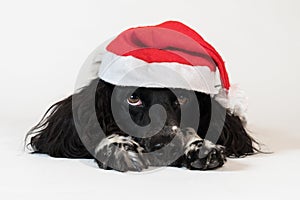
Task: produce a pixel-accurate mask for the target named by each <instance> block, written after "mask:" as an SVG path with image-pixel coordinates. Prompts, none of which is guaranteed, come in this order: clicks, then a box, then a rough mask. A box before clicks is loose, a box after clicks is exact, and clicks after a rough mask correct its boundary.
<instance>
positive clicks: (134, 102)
mask: <svg viewBox="0 0 300 200" xmlns="http://www.w3.org/2000/svg"><path fill="white" fill-rule="evenodd" d="M127 103H128V104H129V105H132V106H140V105H142V104H143V103H142V101H141V99H140V98H139V97H137V96H135V95H131V96H130V97H128V99H127Z"/></svg>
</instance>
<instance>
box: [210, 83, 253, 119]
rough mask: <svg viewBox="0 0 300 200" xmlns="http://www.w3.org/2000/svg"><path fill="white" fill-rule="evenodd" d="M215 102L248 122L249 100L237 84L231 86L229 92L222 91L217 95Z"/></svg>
mask: <svg viewBox="0 0 300 200" xmlns="http://www.w3.org/2000/svg"><path fill="white" fill-rule="evenodd" d="M215 100H216V101H217V102H219V103H220V104H221V105H222V106H223V107H224V108H227V109H228V110H229V111H230V112H231V113H232V114H234V115H236V116H239V117H240V118H241V119H242V120H243V121H245V122H246V112H247V108H248V98H247V97H246V95H245V92H244V91H243V90H241V89H240V87H239V86H238V85H237V84H234V85H231V86H230V89H229V90H228V91H226V90H225V89H220V91H219V93H218V94H217V95H215Z"/></svg>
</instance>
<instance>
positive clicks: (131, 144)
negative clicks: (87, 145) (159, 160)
mask: <svg viewBox="0 0 300 200" xmlns="http://www.w3.org/2000/svg"><path fill="white" fill-rule="evenodd" d="M143 151H144V149H143V148H142V147H141V146H140V145H139V144H138V143H137V142H135V141H134V140H132V139H131V137H126V136H120V135H117V134H113V135H110V136H108V137H106V138H104V139H103V140H102V141H101V142H100V143H99V145H98V146H97V147H96V149H95V155H96V161H97V163H98V165H99V167H100V168H104V169H115V170H117V171H122V172H125V171H142V170H143V169H146V168H148V166H149V161H148V159H147V158H145V156H144V155H143Z"/></svg>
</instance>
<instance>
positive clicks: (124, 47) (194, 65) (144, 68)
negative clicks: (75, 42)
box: [98, 21, 245, 116]
mask: <svg viewBox="0 0 300 200" xmlns="http://www.w3.org/2000/svg"><path fill="white" fill-rule="evenodd" d="M105 49H106V50H105V53H104V54H103V56H101V65H100V67H99V71H98V76H99V78H101V79H102V80H104V81H106V82H109V83H111V84H114V85H120V86H136V87H159V88H182V89H187V90H193V91H198V92H203V93H207V94H211V95H212V96H214V97H215V99H216V100H217V101H219V102H220V103H221V105H223V106H224V107H226V108H228V109H230V110H231V111H232V112H233V113H235V114H237V115H239V116H243V114H244V111H245V109H244V98H242V97H241V93H240V92H236V88H234V91H235V93H237V95H235V94H233V93H232V92H231V91H232V90H231V86H230V82H229V78H228V74H227V71H226V68H225V64H224V61H223V59H222V57H221V56H220V55H219V53H218V52H217V51H216V50H215V49H214V48H213V47H212V46H211V45H210V44H209V43H208V42H206V41H205V40H204V39H203V38H202V37H201V36H200V35H199V34H198V33H197V32H195V31H194V30H193V29H191V28H189V27H188V26H186V25H184V24H182V23H180V22H176V21H167V22H164V23H162V24H159V25H156V26H144V27H137V28H130V29H128V30H126V31H124V32H122V33H121V34H119V35H118V36H117V37H116V38H114V39H113V40H112V41H111V42H110V43H109V44H108V45H107V46H106V48H105ZM236 100H239V101H236ZM241 100H242V103H241Z"/></svg>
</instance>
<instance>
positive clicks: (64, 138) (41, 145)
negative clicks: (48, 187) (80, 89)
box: [27, 95, 89, 158]
mask: <svg viewBox="0 0 300 200" xmlns="http://www.w3.org/2000/svg"><path fill="white" fill-rule="evenodd" d="M72 98H73V95H71V96H69V97H68V98H66V99H63V100H62V101H59V102H57V103H55V104H54V105H52V106H51V107H50V108H49V109H48V110H47V112H46V114H45V115H44V117H43V118H42V120H41V121H40V122H39V123H38V124H37V125H36V126H34V127H33V128H32V129H31V130H30V131H29V133H28V134H27V138H29V139H30V142H29V144H28V145H30V146H31V147H32V149H33V151H34V153H46V154H49V155H50V156H53V157H68V158H69V157H71V158H78V157H89V154H88V152H87V151H86V149H85V148H84V146H83V145H82V143H81V141H80V138H79V136H78V134H77V131H76V127H75V126H74V120H73V115H72Z"/></svg>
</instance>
